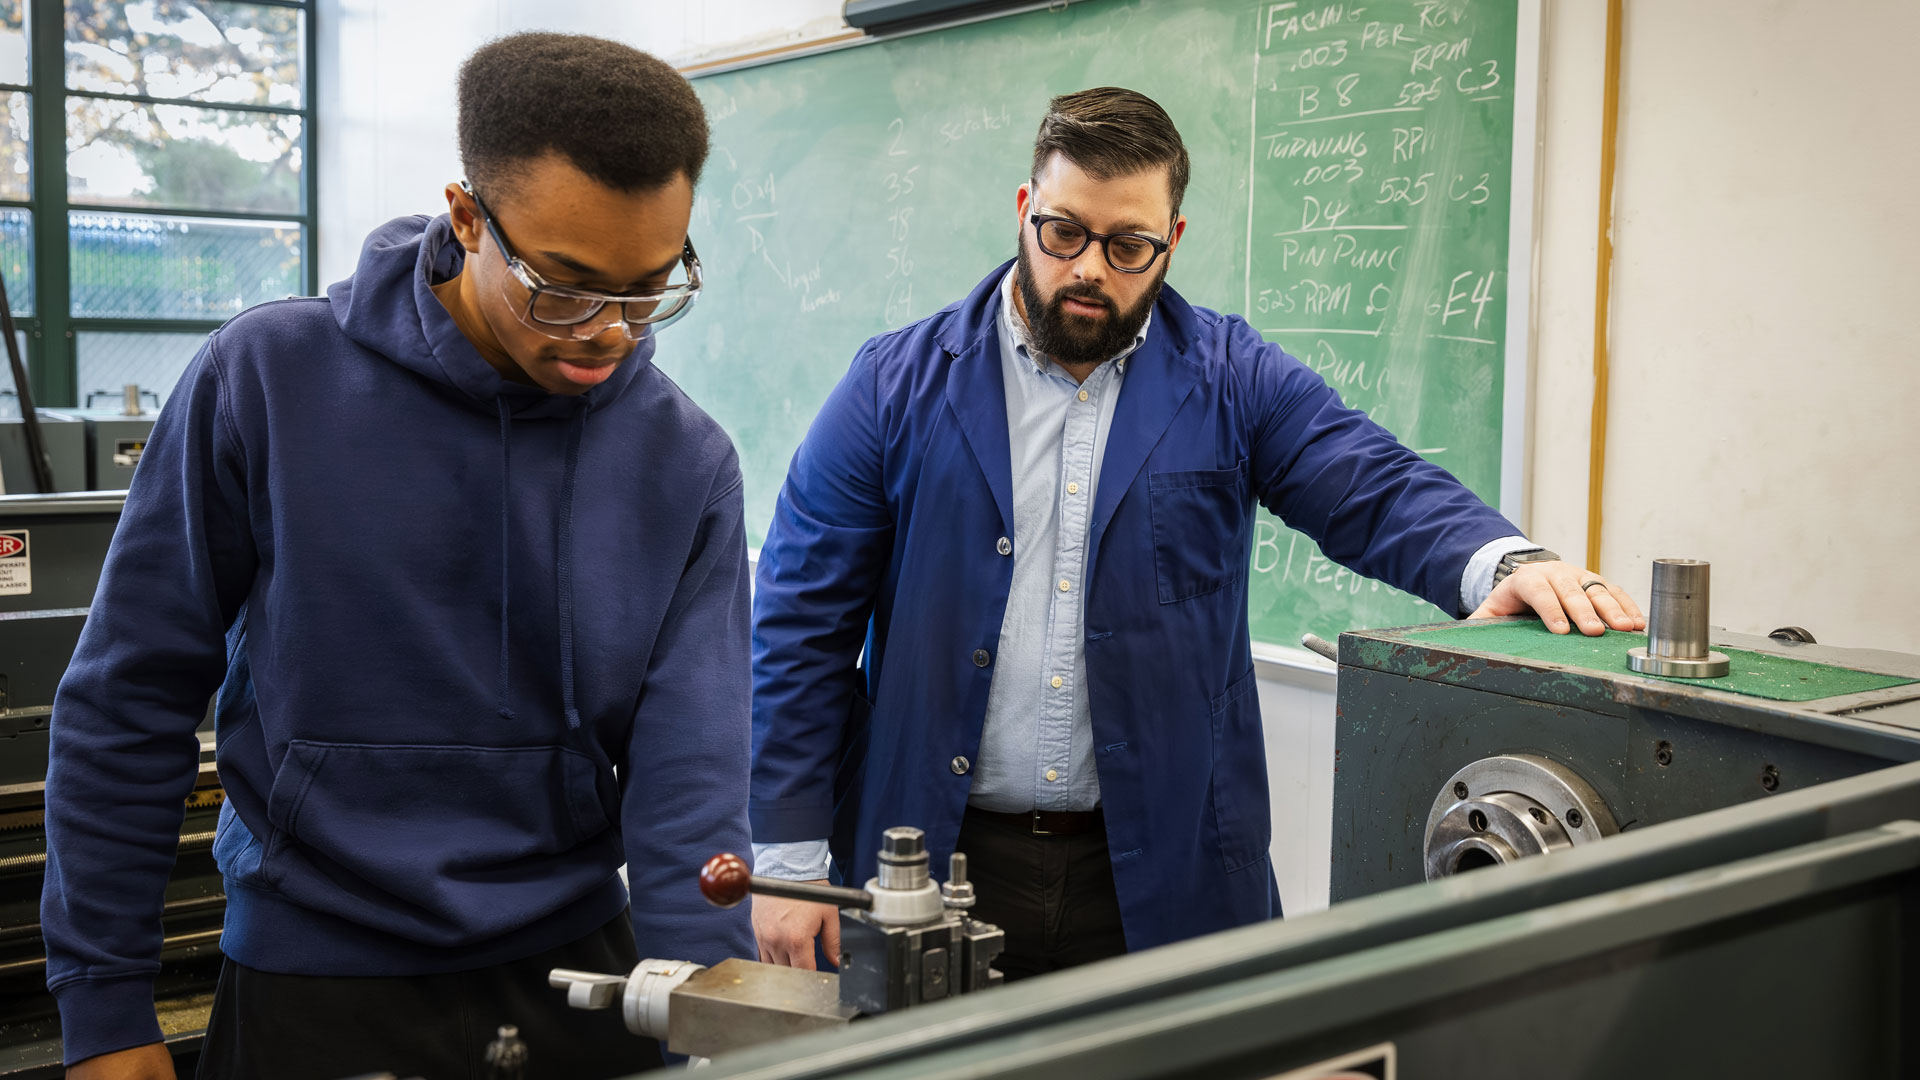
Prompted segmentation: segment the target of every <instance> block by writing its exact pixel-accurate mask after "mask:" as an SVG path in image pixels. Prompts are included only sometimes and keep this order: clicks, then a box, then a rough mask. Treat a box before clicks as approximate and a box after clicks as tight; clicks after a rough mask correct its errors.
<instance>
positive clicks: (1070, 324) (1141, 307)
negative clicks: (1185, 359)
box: [1014, 244, 1167, 367]
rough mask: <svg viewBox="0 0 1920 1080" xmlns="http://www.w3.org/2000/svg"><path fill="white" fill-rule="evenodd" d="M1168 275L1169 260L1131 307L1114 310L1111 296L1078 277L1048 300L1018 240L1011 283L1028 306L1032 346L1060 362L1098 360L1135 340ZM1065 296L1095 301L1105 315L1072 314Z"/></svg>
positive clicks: (1076, 363)
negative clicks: (1016, 258) (1041, 294)
mask: <svg viewBox="0 0 1920 1080" xmlns="http://www.w3.org/2000/svg"><path fill="white" fill-rule="evenodd" d="M1166 279H1167V264H1166V263H1165V262H1162V263H1161V264H1160V269H1159V270H1158V271H1157V272H1156V273H1155V274H1154V276H1153V285H1152V286H1150V287H1149V288H1148V289H1147V291H1146V294H1145V295H1144V296H1142V297H1141V298H1140V299H1139V301H1138V302H1136V303H1135V304H1134V305H1133V306H1132V307H1131V308H1128V309H1127V310H1126V311H1116V310H1115V308H1114V306H1113V300H1112V299H1111V298H1109V297H1108V296H1107V295H1106V294H1105V293H1103V292H1101V291H1100V290H1099V288H1097V287H1096V286H1094V285H1090V284H1087V283H1085V282H1080V283H1077V284H1073V285H1068V286H1065V287H1063V288H1062V289H1061V290H1060V291H1059V292H1058V293H1056V294H1054V297H1053V299H1052V300H1050V301H1049V300H1044V299H1042V297H1041V296H1040V290H1039V288H1038V287H1037V286H1035V285H1034V283H1033V264H1032V263H1031V262H1029V261H1028V259H1027V246H1026V245H1025V244H1021V245H1020V259H1019V263H1018V266H1017V267H1016V272H1015V274H1014V282H1015V284H1017V285H1019V287H1020V299H1021V301H1022V302H1023V303H1025V304H1026V308H1027V333H1028V335H1029V336H1030V337H1031V338H1032V339H1033V347H1034V348H1035V349H1038V350H1039V351H1040V352H1041V353H1042V354H1043V355H1045V356H1046V357H1047V359H1049V360H1052V361H1053V362H1054V363H1056V364H1059V365H1061V366H1062V367H1076V366H1085V365H1088V364H1099V363H1103V362H1105V361H1108V360H1111V359H1113V358H1114V357H1115V356H1117V355H1119V354H1120V353H1121V352H1122V351H1123V350H1125V349H1126V348H1127V347H1128V346H1129V345H1132V344H1133V338H1134V335H1135V334H1138V333H1139V332H1140V328H1141V327H1142V326H1145V325H1146V322H1147V314H1148V312H1151V311H1152V310H1153V302H1154V301H1155V300H1157V299H1159V297H1160V286H1161V285H1162V284H1164V283H1165V282H1166ZM1068 299H1073V300H1079V301H1081V302H1083V303H1088V304H1099V305H1100V306H1102V307H1104V308H1106V309H1107V313H1106V314H1105V315H1100V316H1087V315H1076V314H1073V313H1072V312H1069V311H1067V310H1066V303H1065V302H1066V301H1067V300H1068Z"/></svg>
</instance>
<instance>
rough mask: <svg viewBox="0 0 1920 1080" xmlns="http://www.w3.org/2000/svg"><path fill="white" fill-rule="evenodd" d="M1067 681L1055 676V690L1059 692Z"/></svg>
mask: <svg viewBox="0 0 1920 1080" xmlns="http://www.w3.org/2000/svg"><path fill="white" fill-rule="evenodd" d="M1065 681H1066V680H1064V679H1062V678H1061V677H1060V676H1058V675H1055V676H1054V677H1053V688H1054V689H1055V690H1058V689H1060V687H1061V685H1062V684H1063V683H1064V682H1065Z"/></svg>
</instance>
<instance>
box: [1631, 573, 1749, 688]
mask: <svg viewBox="0 0 1920 1080" xmlns="http://www.w3.org/2000/svg"><path fill="white" fill-rule="evenodd" d="M1711 571H1712V566H1711V564H1709V563H1706V562H1704V561H1702V560H1699V559H1655V560H1653V589H1652V593H1651V595H1650V596H1649V601H1650V602H1649V604H1648V605H1647V644H1646V647H1645V648H1636V649H1631V650H1629V651H1628V653H1627V662H1628V665H1629V666H1630V667H1632V668H1633V670H1635V671H1638V672H1640V673H1642V674H1646V675H1678V676H1682V677H1685V678H1694V679H1702V678H1713V677H1715V676H1720V675H1725V674H1726V673H1727V671H1728V669H1729V667H1730V666H1731V665H1730V664H1729V662H1728V660H1727V657H1726V656H1725V655H1723V654H1721V653H1717V652H1714V651H1712V650H1711V649H1710V648H1709V645H1710V644H1711V642H1710V641H1709V640H1708V636H1707V634H1708V628H1707V619H1708V598H1709V585H1710V576H1709V575H1710V573H1711Z"/></svg>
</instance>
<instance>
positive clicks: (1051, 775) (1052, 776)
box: [1047, 769, 1060, 780]
mask: <svg viewBox="0 0 1920 1080" xmlns="http://www.w3.org/2000/svg"><path fill="white" fill-rule="evenodd" d="M1047 779H1049V780H1058V779H1060V770H1058V769H1048V770H1047Z"/></svg>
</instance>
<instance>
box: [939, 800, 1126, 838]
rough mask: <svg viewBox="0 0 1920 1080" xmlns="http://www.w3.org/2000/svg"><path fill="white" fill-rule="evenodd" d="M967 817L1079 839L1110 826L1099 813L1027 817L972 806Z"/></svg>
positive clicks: (1048, 812)
mask: <svg viewBox="0 0 1920 1080" xmlns="http://www.w3.org/2000/svg"><path fill="white" fill-rule="evenodd" d="M967 816H968V817H981V818H986V819H987V820H989V821H993V822H997V823H999V824H1001V825H1006V826H1010V827H1012V828H1015V829H1019V830H1020V831H1021V832H1025V833H1031V834H1033V835H1034V836H1078V835H1079V834H1081V833H1088V832H1092V831H1094V830H1095V829H1103V828H1105V827H1106V818H1105V817H1104V816H1102V815H1101V813H1100V811H1098V810H1029V811H1027V812H1026V813H1024V814H1009V813H1003V812H1001V811H998V810H981V809H979V808H977V807H972V806H969V807H967Z"/></svg>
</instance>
